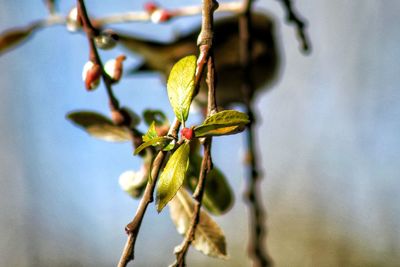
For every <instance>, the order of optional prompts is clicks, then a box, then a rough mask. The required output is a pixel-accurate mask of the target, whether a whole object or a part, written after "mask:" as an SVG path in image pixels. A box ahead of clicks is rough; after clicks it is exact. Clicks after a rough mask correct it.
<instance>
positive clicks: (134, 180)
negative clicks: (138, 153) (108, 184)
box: [118, 167, 147, 198]
mask: <svg viewBox="0 0 400 267" xmlns="http://www.w3.org/2000/svg"><path fill="white" fill-rule="evenodd" d="M118 182H119V185H120V187H121V188H122V190H124V191H125V192H126V193H128V194H129V195H130V196H131V197H133V198H138V197H140V196H141V195H142V193H143V191H144V189H145V187H146V184H147V175H146V171H145V168H144V167H142V168H141V169H140V171H138V172H135V171H126V172H124V173H122V174H121V175H120V176H119V179H118Z"/></svg>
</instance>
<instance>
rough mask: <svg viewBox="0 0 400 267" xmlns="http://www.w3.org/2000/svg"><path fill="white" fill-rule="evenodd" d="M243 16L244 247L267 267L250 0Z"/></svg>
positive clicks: (257, 266) (258, 265) (255, 262)
mask: <svg viewBox="0 0 400 267" xmlns="http://www.w3.org/2000/svg"><path fill="white" fill-rule="evenodd" d="M244 6H245V7H246V10H245V12H244V13H243V14H242V15H241V17H240V20H239V34H240V60H241V65H242V74H243V77H242V93H243V96H244V98H245V101H244V102H245V105H246V109H247V115H248V116H249V119H250V123H249V124H248V128H247V156H248V158H249V173H248V175H247V176H248V177H247V185H246V187H247V188H246V191H245V193H244V197H245V200H246V201H247V203H248V208H249V217H250V218H249V231H250V234H249V235H250V239H249V244H248V253H249V256H250V257H251V258H252V260H253V266H254V267H266V266H271V265H272V261H271V259H270V257H269V255H268V253H267V250H266V248H265V235H266V226H265V211H264V208H263V205H262V197H261V195H260V192H259V191H258V187H259V186H258V182H259V178H260V176H259V170H258V168H259V167H258V166H257V158H258V156H257V153H256V149H255V144H254V143H255V142H254V140H255V137H254V132H253V131H254V128H253V127H254V123H255V117H254V113H253V109H252V94H253V92H254V85H253V81H252V79H251V72H252V68H251V66H252V61H251V58H252V57H251V53H252V36H251V34H252V33H251V29H252V25H251V6H252V1H251V0H245V1H244Z"/></svg>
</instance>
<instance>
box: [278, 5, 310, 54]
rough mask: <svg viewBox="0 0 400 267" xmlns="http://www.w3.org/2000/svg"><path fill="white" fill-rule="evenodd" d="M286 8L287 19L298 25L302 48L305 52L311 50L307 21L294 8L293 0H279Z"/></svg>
mask: <svg viewBox="0 0 400 267" xmlns="http://www.w3.org/2000/svg"><path fill="white" fill-rule="evenodd" d="M278 1H280V2H281V3H282V5H283V6H284V7H285V9H286V21H287V22H288V23H292V24H294V26H295V27H296V33H297V36H298V38H299V39H300V42H301V49H302V51H303V52H304V53H308V52H310V50H311V43H310V41H309V38H308V36H307V34H306V26H307V24H306V22H305V21H304V20H303V19H302V18H300V17H299V15H298V14H297V12H296V11H294V9H293V4H292V0H278Z"/></svg>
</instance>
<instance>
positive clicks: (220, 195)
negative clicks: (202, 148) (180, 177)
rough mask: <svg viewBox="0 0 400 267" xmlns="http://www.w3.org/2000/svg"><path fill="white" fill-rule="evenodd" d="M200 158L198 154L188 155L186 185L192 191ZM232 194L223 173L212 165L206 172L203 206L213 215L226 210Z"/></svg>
mask: <svg viewBox="0 0 400 267" xmlns="http://www.w3.org/2000/svg"><path fill="white" fill-rule="evenodd" d="M201 161H202V158H201V156H200V155H198V154H194V155H191V156H190V163H189V169H188V172H187V175H186V177H187V178H186V179H187V180H186V181H187V183H186V184H187V186H188V187H189V189H190V190H191V191H192V192H194V190H195V188H196V186H197V182H198V176H199V173H200V166H201ZM233 202H234V195H233V192H232V189H231V187H230V186H229V184H228V182H227V180H226V178H225V176H224V174H223V173H222V172H221V171H220V170H219V169H218V168H217V167H216V166H215V165H214V166H213V169H212V170H211V171H210V172H209V173H208V175H207V178H206V185H205V189H204V195H203V206H204V208H206V209H207V210H208V211H209V212H211V213H212V214H214V215H221V214H223V213H225V212H227V211H228V210H229V209H230V208H231V207H232V205H233Z"/></svg>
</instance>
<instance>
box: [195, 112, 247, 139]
mask: <svg viewBox="0 0 400 267" xmlns="http://www.w3.org/2000/svg"><path fill="white" fill-rule="evenodd" d="M249 122H250V121H249V117H248V116H247V115H246V114H245V113H243V112H239V111H236V110H224V111H221V112H218V113H215V114H214V115H212V116H210V117H208V118H207V119H206V120H205V121H204V122H203V124H201V125H199V126H197V127H195V128H194V133H195V136H196V137H206V136H219V135H229V134H235V133H239V132H242V131H243V130H244V129H245V128H246V124H248V123H249Z"/></svg>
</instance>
